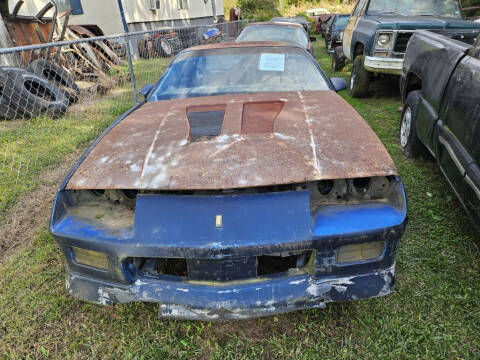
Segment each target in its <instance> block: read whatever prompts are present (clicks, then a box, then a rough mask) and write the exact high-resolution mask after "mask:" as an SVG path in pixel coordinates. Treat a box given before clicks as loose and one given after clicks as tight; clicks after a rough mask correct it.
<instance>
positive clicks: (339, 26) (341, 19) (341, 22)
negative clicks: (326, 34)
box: [333, 16, 349, 30]
mask: <svg viewBox="0 0 480 360" xmlns="http://www.w3.org/2000/svg"><path fill="white" fill-rule="evenodd" d="M348 19H349V17H348V16H337V18H336V20H335V25H334V26H333V30H344V29H345V27H346V26H347V23H348Z"/></svg>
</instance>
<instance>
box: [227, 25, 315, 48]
mask: <svg viewBox="0 0 480 360" xmlns="http://www.w3.org/2000/svg"><path fill="white" fill-rule="evenodd" d="M236 41H281V42H287V43H291V44H300V45H301V46H304V47H306V46H307V44H308V39H307V35H305V31H303V29H300V28H298V27H293V26H285V25H278V26H276V25H252V26H248V27H246V28H245V29H244V30H243V31H242V33H241V34H240V35H239V36H238V38H237V40H236Z"/></svg>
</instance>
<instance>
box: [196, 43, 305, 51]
mask: <svg viewBox="0 0 480 360" xmlns="http://www.w3.org/2000/svg"><path fill="white" fill-rule="evenodd" d="M259 46H260V47H267V48H268V47H279V46H280V47H299V48H302V47H301V46H300V45H298V46H297V45H293V44H291V43H284V42H275V41H245V42H222V43H214V44H206V45H199V46H193V47H191V48H189V49H188V51H197V50H212V49H226V48H250V47H259Z"/></svg>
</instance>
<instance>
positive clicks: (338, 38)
mask: <svg viewBox="0 0 480 360" xmlns="http://www.w3.org/2000/svg"><path fill="white" fill-rule="evenodd" d="M349 18H350V15H349V14H338V15H334V17H333V20H332V23H331V24H330V27H328V28H327V31H326V32H325V48H326V49H327V52H328V53H329V54H332V53H333V51H334V49H335V48H336V47H337V46H342V42H343V31H344V30H345V27H346V26H347V23H348V19H349Z"/></svg>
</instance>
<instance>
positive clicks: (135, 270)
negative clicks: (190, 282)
mask: <svg viewBox="0 0 480 360" xmlns="http://www.w3.org/2000/svg"><path fill="white" fill-rule="evenodd" d="M127 269H128V271H129V272H130V275H132V276H134V277H136V276H152V277H158V276H161V275H170V276H180V277H187V276H188V270H187V260H186V259H182V258H179V259H176V258H165V259H161V258H134V259H128V260H127Z"/></svg>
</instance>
